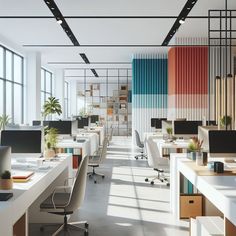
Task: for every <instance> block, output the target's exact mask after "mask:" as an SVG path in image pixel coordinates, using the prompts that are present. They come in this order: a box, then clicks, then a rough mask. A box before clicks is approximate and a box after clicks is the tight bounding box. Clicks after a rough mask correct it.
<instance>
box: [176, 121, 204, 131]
mask: <svg viewBox="0 0 236 236" xmlns="http://www.w3.org/2000/svg"><path fill="white" fill-rule="evenodd" d="M201 125H202V121H177V120H175V121H174V134H198V126H201Z"/></svg>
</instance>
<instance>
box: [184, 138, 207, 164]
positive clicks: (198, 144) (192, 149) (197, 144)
mask: <svg viewBox="0 0 236 236" xmlns="http://www.w3.org/2000/svg"><path fill="white" fill-rule="evenodd" d="M202 143H203V140H201V141H200V140H199V139H198V138H197V137H192V138H191V141H190V143H189V145H188V153H189V155H190V159H192V160H196V157H197V156H200V155H201V151H202V150H201V149H202Z"/></svg>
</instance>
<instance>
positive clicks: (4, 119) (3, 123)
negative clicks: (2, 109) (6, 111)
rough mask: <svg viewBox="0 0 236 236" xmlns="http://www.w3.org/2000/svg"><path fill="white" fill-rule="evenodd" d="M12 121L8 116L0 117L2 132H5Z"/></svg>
mask: <svg viewBox="0 0 236 236" xmlns="http://www.w3.org/2000/svg"><path fill="white" fill-rule="evenodd" d="M10 120H11V118H10V117H9V116H8V115H2V116H0V130H5V127H6V125H7V124H9V121H10Z"/></svg>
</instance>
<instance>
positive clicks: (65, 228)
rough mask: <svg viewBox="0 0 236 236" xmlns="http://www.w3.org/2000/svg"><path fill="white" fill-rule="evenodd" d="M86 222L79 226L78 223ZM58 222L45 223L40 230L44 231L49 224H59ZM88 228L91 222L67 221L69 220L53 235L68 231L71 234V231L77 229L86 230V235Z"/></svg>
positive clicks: (86, 234)
mask: <svg viewBox="0 0 236 236" xmlns="http://www.w3.org/2000/svg"><path fill="white" fill-rule="evenodd" d="M80 224H84V227H79V226H78V225H80ZM57 225H58V224H51V225H50V224H49V225H44V226H41V227H40V231H41V232H43V231H44V228H45V227H48V226H57ZM88 228H89V224H88V223H87V221H79V222H72V223H67V220H66V221H65V222H64V224H62V225H61V226H60V227H59V228H58V229H57V230H56V231H55V232H54V233H53V234H52V236H56V235H58V234H59V233H60V232H64V233H68V235H70V234H69V233H70V231H73V230H76V231H81V230H82V231H84V236H88V235H89V233H88Z"/></svg>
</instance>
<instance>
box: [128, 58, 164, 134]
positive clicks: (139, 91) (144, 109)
mask: <svg viewBox="0 0 236 236" xmlns="http://www.w3.org/2000/svg"><path fill="white" fill-rule="evenodd" d="M132 71H133V79H132V129H133V131H134V130H137V131H138V132H140V134H143V132H146V131H151V118H152V117H155V118H158V117H159V118H164V117H167V105H168V102H167V97H168V96H167V92H168V84H167V81H168V79H167V78H168V61H167V55H162V54H159V55H155V57H154V56H152V57H149V56H145V57H143V56H142V57H135V58H134V59H133V63H132ZM141 137H142V136H141Z"/></svg>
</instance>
